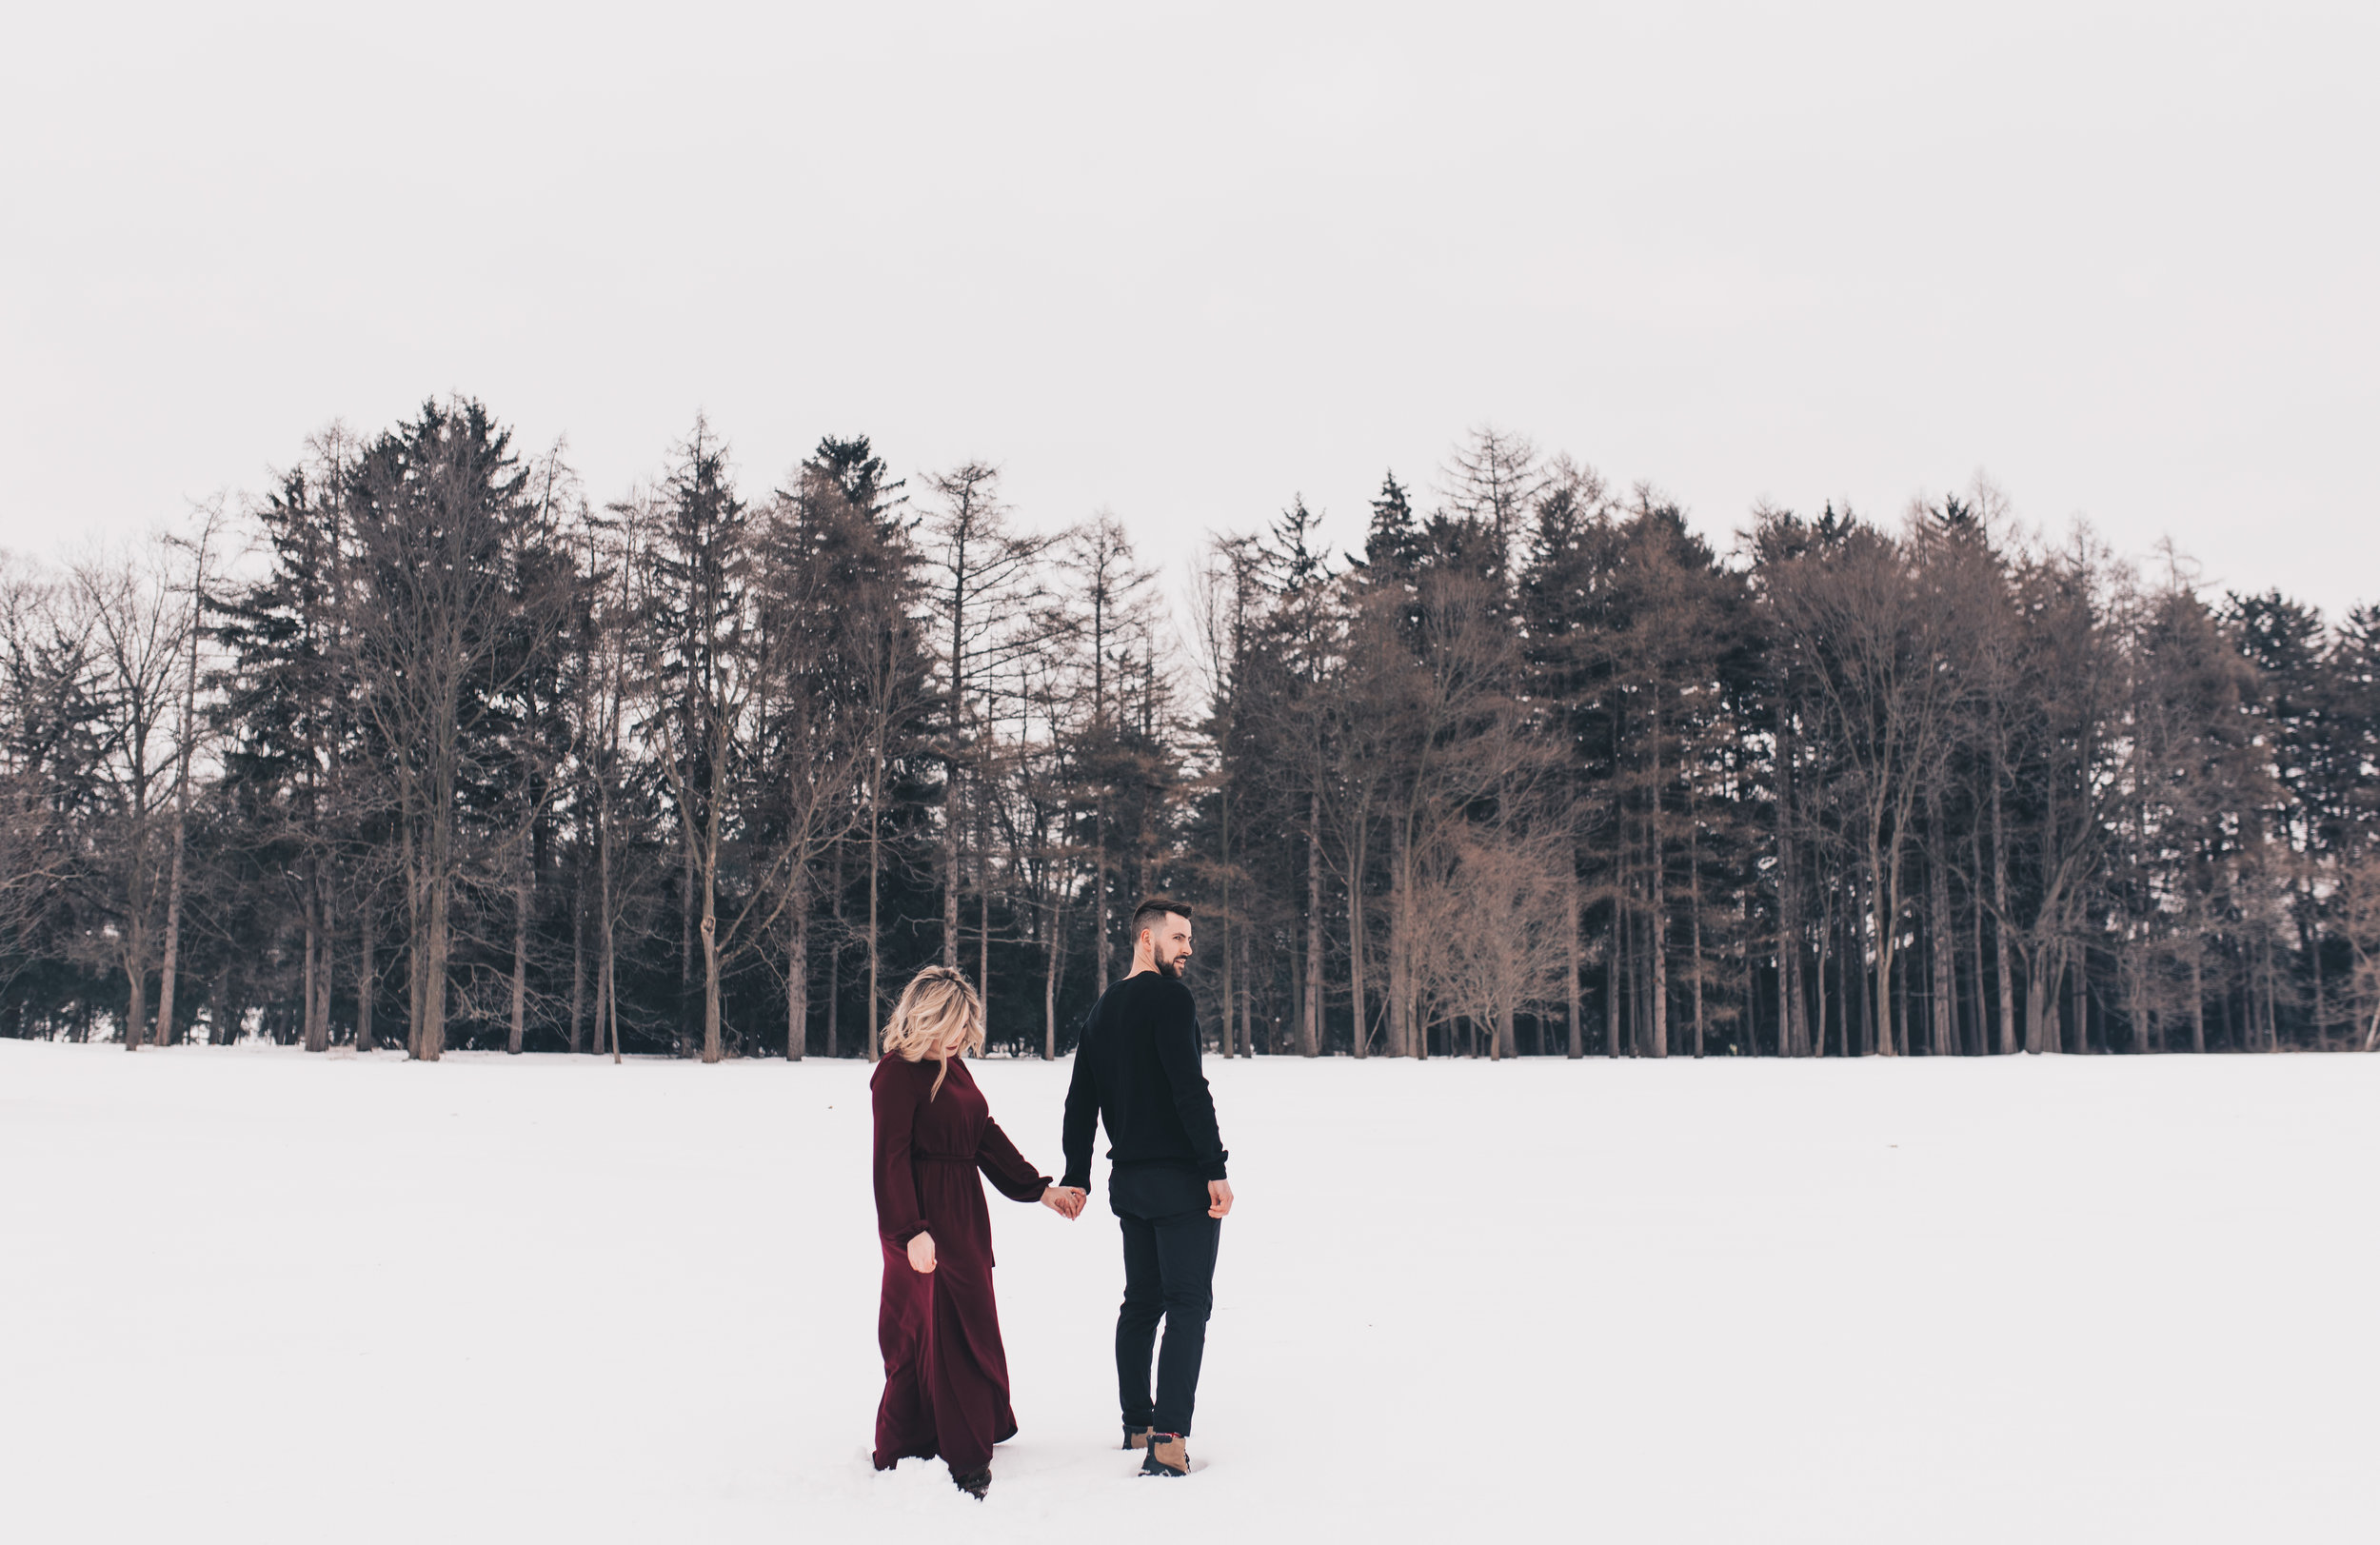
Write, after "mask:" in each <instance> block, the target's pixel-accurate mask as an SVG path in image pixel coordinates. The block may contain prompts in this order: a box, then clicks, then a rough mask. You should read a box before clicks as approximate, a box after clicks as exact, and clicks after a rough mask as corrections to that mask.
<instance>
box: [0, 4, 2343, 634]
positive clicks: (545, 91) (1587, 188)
mask: <svg viewBox="0 0 2380 1545" xmlns="http://www.w3.org/2000/svg"><path fill="white" fill-rule="evenodd" d="M341 9H342V8H335V7H332V6H327V5H324V4H321V3H320V0H315V3H310V4H299V5H281V6H273V5H214V6H206V7H198V6H189V5H172V6H141V5H123V6H108V7H102V6H96V5H93V6H58V5H52V6H46V7H39V8H36V7H34V6H32V5H30V4H27V5H19V6H16V7H13V8H11V11H10V16H9V17H8V19H7V21H6V23H5V26H4V30H0V467H5V477H0V545H7V546H14V547H17V548H20V549H24V550H29V551H31V552H35V553H45V552H50V551H54V550H57V549H58V548H59V547H60V546H61V545H63V544H65V543H67V542H69V541H72V540H74V539H75V538H76V537H77V536H78V535H80V534H83V533H100V534H108V533H119V532H124V533H129V532H130V531H134V530H137V529H139V528H141V527H142V526H144V525H149V524H153V523H155V522H157V521H160V520H164V519H169V518H171V517H173V516H174V515H175V514H176V513H177V512H178V511H179V510H181V509H182V508H183V507H184V501H185V499H186V497H188V496H195V495H203V494H207V493H208V492H211V491H214V490H218V489H225V490H233V491H238V490H255V489H259V488H261V487H263V486H264V485H265V483H266V479H267V469H268V467H269V466H271V465H284V464H287V463H288V462H289V461H290V460H291V459H293V457H294V456H295V455H296V453H297V451H298V449H299V447H300V445H301V442H302V441H303V439H304V437H305V436H306V434H307V432H308V431H309V430H312V429H314V428H316V427H318V426H321V425H322V424H324V423H326V422H327V421H328V420H330V419H331V418H333V417H334V416H336V417H344V418H346V419H347V421H348V422H349V423H350V424H352V425H354V426H358V427H360V428H366V429H372V428H378V427H380V426H385V425H387V424H388V423H390V422H392V421H394V420H395V419H396V418H398V417H399V416H401V415H403V414H405V413H407V411H409V410H410V408H411V407H412V406H414V405H416V404H417V403H418V402H419V401H420V400H421V399H422V398H423V397H424V396H425V395H427V394H431V393H443V392H446V391H450V390H459V391H466V392H470V393H474V394H477V395H479V396H481V397H483V398H484V399H486V401H487V402H488V404H489V405H490V406H492V407H493V408H494V409H495V410H496V411H497V412H498V413H499V415H501V416H502V417H504V418H505V419H506V420H507V421H508V422H511V423H513V424H515V425H516V426H518V427H519V429H520V431H521V434H522V438H523V440H524V441H525V443H526V444H527V445H528V446H537V445H539V444H542V443H543V442H545V441H548V440H550V439H551V438H552V437H553V436H555V435H557V434H562V433H567V435H568V436H569V439H570V444H571V446H572V450H573V458H574V460H575V461H576V463H577V465H579V467H580V468H581V470H582V471H583V472H584V474H585V477H586V481H587V484H588V487H589V491H590V492H591V493H592V494H593V495H594V496H595V497H597V498H599V499H601V498H609V497H614V496H616V495H617V494H618V493H620V492H621V491H622V490H623V489H624V488H625V486H626V485H627V484H628V483H629V481H630V480H631V479H634V478H636V477H639V476H643V475H648V474H650V473H653V472H655V471H657V470H658V469H659V468H660V466H661V465H662V464H663V461H664V453H665V450H666V448H667V446H668V445H669V444H670V442H671V441H672V440H674V439H676V438H677V437H678V436H680V435H682V434H683V433H684V430H685V429H686V427H687V426H688V425H689V423H690V421H691V419H692V417H693V415H694V413H695V411H696V410H697V409H698V408H701V409H704V410H705V411H707V412H708V413H709V415H710V416H711V419H712V421H713V423H714V424H715V426H717V427H718V428H719V429H721V430H722V431H723V432H724V433H725V434H726V435H727V436H728V437H729V438H730V439H731V441H732V442H733V444H734V446H735V447H736V452H737V460H738V463H739V465H740V466H741V468H742V470H743V474H744V482H745V484H746V486H747V488H748V489H749V490H750V491H754V492H758V491H762V490H764V489H765V487H767V486H768V485H770V484H771V483H772V482H774V481H775V480H777V479H779V478H781V477H782V476H783V472H784V470H785V469H786V468H787V467H788V466H789V465H791V464H792V463H793V462H795V461H796V460H798V459H799V458H800V456H801V455H802V454H803V452H804V451H805V450H806V449H807V448H808V447H809V446H811V445H812V444H813V443H815V441H816V440H817V438H818V436H819V435H820V434H821V433H822V432H825V431H829V430H832V431H836V432H843V433H849V432H865V433H867V434H869V435H871V436H873V437H874V438H875V440H876V442H877V444H878V446H879V447H880V448H881V449H882V450H883V452H884V453H885V454H886V455H887V456H888V457H889V458H890V459H891V460H892V461H893V462H894V463H895V465H897V466H899V467H900V468H901V469H902V470H903V471H905V472H909V473H911V474H915V473H916V472H918V471H920V470H922V469H926V468H930V467H934V466H938V465H947V464H949V463H951V462H954V461H956V460H959V459H962V458H965V457H983V458H986V459H989V460H994V461H997V462H999V463H1001V464H1002V465H1003V466H1004V468H1005V469H1006V475H1007V494H1008V497H1009V499H1010V500H1011V502H1012V503H1013V504H1015V505H1017V506H1018V508H1019V510H1020V512H1021V515H1022V516H1023V517H1024V519H1025V520H1026V521H1027V522H1028V523H1029V524H1034V525H1046V526H1055V525H1062V524H1064V523H1066V522H1069V521H1072V520H1074V519H1077V518H1080V517H1081V516H1083V515H1085V514H1087V513H1089V512H1090V511H1091V510H1093V509H1094V508H1096V507H1098V506H1101V505H1108V506H1112V507H1113V508H1114V509H1115V511H1116V512H1117V513H1118V514H1119V515H1120V516H1121V517H1122V518H1123V519H1124V520H1125V522H1126V523H1127V525H1129V526H1130V527H1131V528H1132V529H1133V530H1134V531H1135V533H1136V534H1137V535H1138V537H1139V538H1140V541H1141V542H1142V544H1143V546H1144V551H1145V552H1146V553H1147V554H1148V555H1149V556H1150V557H1153V558H1158V559H1162V560H1169V561H1170V560H1178V559H1180V558H1181V557H1184V556H1186V555H1187V554H1188V552H1189V551H1190V550H1191V549H1192V547H1193V546H1194V545H1195V544H1196V541H1197V539H1198V537H1199V535H1200V533H1201V532H1203V531H1205V530H1207V529H1211V528H1244V527H1248V526H1252V525H1258V524H1260V523H1262V522H1263V521H1265V520H1267V519H1268V518H1269V517H1270V516H1271V515H1272V513H1273V512H1274V511H1276V510H1278V509H1279V507H1280V506H1281V505H1283V504H1285V503H1286V502H1287V501H1288V500H1289V499H1290V497H1291V496H1292V495H1293V494H1296V493H1298V492H1299V491H1302V492H1303V493H1304V494H1305V496H1306V497H1307V499H1308V500H1309V502H1311V503H1313V504H1316V505H1319V506H1322V507H1324V508H1325V509H1326V510H1327V511H1328V513H1329V515H1330V517H1331V527H1330V528H1331V530H1332V532H1333V534H1334V535H1335V536H1336V537H1337V539H1338V540H1339V541H1340V542H1342V543H1353V542H1354V541H1356V540H1357V536H1358V533H1359V531H1360V529H1361V523H1362V519H1363V515H1364V508H1363V506H1364V504H1365V501H1366V500H1367V499H1368V498H1369V497H1370V495H1371V493H1372V491H1373V489H1374V488H1375V487H1376V486H1377V485H1378V481H1379V477H1380V473H1381V471H1382V469H1383V468H1385V467H1388V466H1394V467H1395V468H1396V469H1397V471H1398V474H1399V475H1400V476H1402V477H1404V478H1405V479H1406V481H1407V482H1408V483H1417V484H1421V485H1428V484H1429V483H1430V482H1432V481H1433V478H1434V475H1435V471H1436V468H1437V467H1438V465H1439V464H1440V462H1441V461H1442V460H1443V458H1444V456H1445V453H1446V450H1447V447H1448V446H1449V445H1450V443H1451V442H1452V441H1453V440H1454V438H1455V437H1456V436H1457V435H1458V434H1459V433H1460V432H1461V431H1462V430H1463V429H1464V428H1465V427H1466V426H1470V425H1473V424H1478V423H1486V422H1492V423H1494V424H1497V425H1498V426H1504V427H1507V428H1510V429H1514V430H1517V431H1520V432H1523V433H1527V434H1529V435H1532V436H1534V437H1535V438H1537V440H1538V441H1539V442H1540V443H1541V444H1543V445H1545V446H1548V447H1549V448H1556V447H1558V448H1565V449H1568V450H1569V451H1571V452H1572V453H1573V454H1575V455H1577V456H1578V457H1580V458H1582V459H1584V460H1586V461H1588V462H1590V463H1592V464H1594V465H1596V466H1597V467H1598V468H1600V469H1601V470H1602V471H1603V472H1604V473H1605V475H1606V476H1607V477H1608V478H1610V479H1611V480H1612V481H1613V482H1614V483H1616V484H1620V485H1625V484H1627V483H1631V482H1633V481H1635V480H1637V479H1648V480H1651V481H1652V482H1654V483H1655V484H1656V485H1658V486H1660V487H1661V488H1662V489H1664V490H1666V491H1667V492H1669V493H1670V494H1672V495H1673V496H1675V497H1676V498H1678V499H1680V500H1681V501H1683V502H1684V503H1685V504H1686V505H1688V506H1689V507H1690V509H1691V510H1692V511H1693V513H1694V516H1695V518H1696V522H1697V523H1698V524H1699V525H1700V526H1701V527H1702V528H1703V529H1705V530H1706V531H1708V532H1710V533H1712V534H1713V535H1714V536H1715V537H1716V538H1718V539H1721V540H1724V539H1726V537H1727V535H1728V534H1729V533H1730V532H1732V531H1733V530H1734V529H1735V527H1736V526H1737V525H1739V524H1741V522H1742V521H1743V519H1744V515H1745V511H1746V510H1747V509H1748V508H1749V506H1750V505H1752V504H1753V502H1754V501H1755V500H1756V499H1761V498H1767V499H1769V500H1772V501H1775V502H1778V503H1782V504H1786V505H1792V506H1794V507H1795V508H1801V509H1812V510H1815V508H1816V507H1817V506H1818V505H1819V504H1820V503H1821V502H1822V501H1824V500H1826V499H1828V498H1830V497H1831V498H1834V499H1835V500H1837V501H1841V500H1844V499H1848V500H1850V501H1851V502H1852V503H1853V504H1854V505H1855V506H1856V507H1857V508H1859V509H1860V510H1861V511H1863V512H1865V513H1869V514H1872V515H1879V516H1890V515H1893V514H1896V513H1897V512H1898V511H1899V509H1900V508H1901V507H1902V505H1904V504H1905V503H1906V502H1907V500H1908V499H1909V498H1910V496H1911V495H1913V494H1915V493H1920V492H1924V493H1929V494H1936V493H1939V492H1940V491H1941V490H1943V489H1945V488H1952V487H1956V486H1959V485H1964V484H1965V483H1966V482H1967V481H1968V480H1969V479H1970V478H1972V477H1973V474H1974V473H1975V472H1976V471H1977V470H1978V469H1981V470H1985V471H1988V472H1989V473H1990V475H1991V476H1992V477H1993V479H1994V480H1995V481H1996V482H1997V483H1998V484H1999V485H2001V486H2002V487H2003V488H2005V489H2006V490H2007V492H2008V493H2009V495H2010V496H2011V497H2012V499H2013V501H2014V503H2015V505H2016V506H2017V509H2018V512H2019V513H2020V514H2021V515H2022V516H2024V517H2026V518H2028V519H2030V520H2033V521H2035V522H2047V523H2051V524H2053V525H2062V524H2063V523H2064V522H2065V521H2066V520H2067V519H2068V518H2069V517H2071V516H2073V515H2075V514H2083V515H2087V516H2088V517H2089V518H2090V519H2091V520H2092V522H2093V523H2094V524H2095V525H2097V527H2098V528H2099V529H2100V531H2101V532H2102V533H2103V534H2104V535H2105V536H2106V537H2107V538H2108V539H2109V540H2111V541H2112V542H2113V543H2114V544H2115V545H2116V546H2117V547H2118V548H2119V549H2121V550H2125V551H2128V552H2132V553H2137V554H2146V553H2147V552H2149V551H2150V550H2151V549H2152V546H2153V545H2154V544H2155V543H2156V541H2157V539H2158V538H2159V537H2160V536H2161V535H2164V534H2168V533H2170V534H2171V535H2172V536H2173V537H2174V538H2175V539H2176V540H2177V541H2178V542H2179V543H2180V545H2182V546H2183V547H2184V548H2185V549H2186V550H2187V551H2189V552H2191V553H2192V554H2194V555H2196V557H2198V558H2199V559H2200V560H2201V561H2202V562H2203V564H2204V565H2205V570H2206V574H2207V577H2208V579H2209V580H2210V581H2211V582H2212V583H2217V584H2227V585H2232V586H2239V587H2254V588H2261V587H2264V586H2266V585H2275V584H2277V585H2280V586H2282V587H2283V588H2285V589H2288V590H2290V591H2291V592H2293V593H2295V594H2298V595H2300V596H2302V597H2304V598H2306V599H2308V600H2311V601H2313V602H2316V603H2318V604H2322V605H2323V606H2325V607H2326V608H2328V609H2330V610H2331V611H2333V612H2335V611H2336V610H2337V609H2338V608H2340V607H2342V606H2344V605H2346V604H2350V603H2351V602H2354V601H2358V600H2380V497H2375V493H2374V483H2373V478H2374V473H2373V468H2372V465H2371V464H2372V458H2371V452H2372V448H2373V446H2374V445H2375V444H2376V443H2380V436H2376V435H2375V426H2380V412H2376V411H2375V409H2380V386H2375V373H2374V362H2375V360H2380V299H2376V298H2375V288H2380V286H2375V282H2374V275H2375V273H2380V263H2375V260H2374V245H2375V243H2374V238H2375V236H2380V176H2376V175H2375V170H2374V168H2375V165H2380V158H2376V157H2375V151H2376V150H2380V89H2375V88H2374V86H2373V79H2374V72H2375V66H2380V7H2375V6H2373V5H2371V4H2370V3H2369V0H2366V3H2362V4H2350V5H2331V6H2313V5H2275V4H2257V5H2246V4H2243V5H2238V6H2232V7H2207V6H2200V5H2191V4H2173V3H2167V4H2158V5H2137V6H2125V7H2100V6H2089V5H2079V4H2074V3H2073V0H2067V3H2061V4H2055V5H2050V6H2038V7H2036V6H2017V5H2011V4H2006V3H1995V4H1992V5H1975V6H1971V7H1968V8H1965V10H1966V14H1965V15H1964V16H1963V17H1946V16H1945V14H1943V13H1944V12H1945V11H1946V10H1948V8H1944V7H1934V6H1910V5H1906V4H1896V5H1879V6H1866V7H1853V6H1829V7H1818V6H1812V5H1781V4H1780V5H1736V6H1728V7H1688V6H1671V5H1657V4H1647V3H1644V0H1636V3H1632V4H1624V5H1611V6H1601V5H1583V4H1564V5H1553V4H1548V5H1534V6H1504V7H1495V6H1486V5H1480V4H1477V3H1467V4H1463V5H1454V4H1444V5H1439V6H1436V7H1428V8H1411V7H1400V6H1389V5H1381V4H1369V5H1362V6H1356V7H1349V8H1343V9H1342V8H1321V7H1302V8H1301V7H1296V6H1283V5H1263V6H1251V7H1246V8H1230V7H1219V6H1207V5H1201V6H1196V7H1189V6H1184V7H1159V6H1153V5H1145V4H1136V5H1115V4H1107V5H1083V6H1061V5H1002V6H991V5H922V4H920V5H902V6H898V7H895V6H878V5H866V4H861V3H858V0H844V3H843V4H840V5H836V6H832V7H818V8H800V7H792V6H783V5H770V6H751V7H708V6H696V5H688V4H677V5H672V6H667V7H663V6H657V5H650V4H646V5H642V6H634V7H610V6H597V5H590V4H579V5H572V6H557V7H552V8H549V9H540V8H524V7H505V6H498V5H492V4H486V3H479V4H470V5H462V6H445V5H433V4H410V5H404V6H398V5H386V6H378V7H371V8H363V7H348V8H344V10H345V12H346V13H345V14H344V15H339V14H334V13H333V12H334V11H337V10H341Z"/></svg>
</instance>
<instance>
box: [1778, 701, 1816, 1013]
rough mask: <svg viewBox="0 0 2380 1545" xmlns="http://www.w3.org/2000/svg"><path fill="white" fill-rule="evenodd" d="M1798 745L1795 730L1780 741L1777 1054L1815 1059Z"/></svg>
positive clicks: (1784, 731)
mask: <svg viewBox="0 0 2380 1545" xmlns="http://www.w3.org/2000/svg"><path fill="white" fill-rule="evenodd" d="M1794 756H1795V742H1794V738H1793V732H1792V731H1791V730H1790V729H1787V728H1783V727H1780V728H1779V729H1778V731H1777V737H1776V916H1777V938H1776V999H1777V1024H1776V1038H1777V1055H1778V1056H1780V1057H1807V1056H1809V1055H1810V1019H1809V1013H1810V1010H1809V1004H1808V1003H1807V1001H1806V1000H1805V996H1804V991H1803V987H1802V980H1801V936H1802V921H1801V865H1800V857H1801V855H1800V846H1801V834H1800V832H1799V830H1798V829H1797V828H1796V825H1795V803H1794Z"/></svg>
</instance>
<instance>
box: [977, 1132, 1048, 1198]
mask: <svg viewBox="0 0 2380 1545" xmlns="http://www.w3.org/2000/svg"><path fill="white" fill-rule="evenodd" d="M975 1167H976V1168H977V1169H980V1170H982V1172H983V1178H984V1179H987V1180H989V1181H991V1182H992V1184H994V1185H996V1186H998V1187H999V1188H1000V1194H1001V1195H1002V1196H1003V1197H1006V1198H1008V1199H1009V1200H1011V1201H1039V1200H1041V1198H1042V1195H1043V1194H1044V1193H1046V1192H1047V1191H1048V1190H1049V1189H1050V1183H1049V1177H1048V1176H1046V1175H1043V1174H1041V1173H1040V1172H1039V1171H1037V1170H1035V1169H1034V1167H1033V1166H1032V1165H1030V1164H1028V1163H1026V1162H1025V1161H1024V1155H1022V1154H1021V1153H1019V1152H1017V1145H1016V1144H1015V1143H1013V1142H1010V1141H1009V1140H1008V1134H1007V1133H1005V1132H1002V1130H1001V1129H1000V1123H999V1122H998V1121H995V1120H993V1119H991V1118H990V1117H988V1116H987V1117H985V1118H983V1135H982V1137H980V1138H978V1139H976V1141H975Z"/></svg>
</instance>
